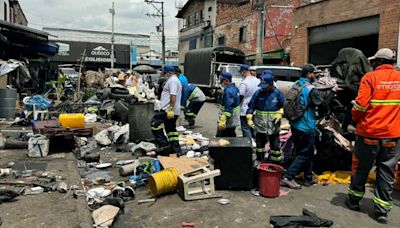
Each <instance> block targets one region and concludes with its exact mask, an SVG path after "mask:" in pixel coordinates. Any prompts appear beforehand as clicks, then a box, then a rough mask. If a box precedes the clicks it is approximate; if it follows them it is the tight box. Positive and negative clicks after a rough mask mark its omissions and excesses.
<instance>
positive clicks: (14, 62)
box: [0, 59, 31, 81]
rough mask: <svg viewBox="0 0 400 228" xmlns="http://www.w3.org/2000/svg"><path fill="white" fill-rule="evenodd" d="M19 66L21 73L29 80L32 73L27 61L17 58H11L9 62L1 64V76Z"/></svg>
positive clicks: (25, 79)
mask: <svg viewBox="0 0 400 228" xmlns="http://www.w3.org/2000/svg"><path fill="white" fill-rule="evenodd" d="M18 67H20V68H21V73H22V75H23V76H24V77H23V78H24V81H29V79H31V74H30V73H29V70H28V68H27V67H26V65H25V63H23V62H21V61H18V60H15V59H9V60H8V61H7V62H5V63H3V64H1V65H0V76H3V75H6V74H8V73H10V72H12V71H14V70H15V69H17V68H18Z"/></svg>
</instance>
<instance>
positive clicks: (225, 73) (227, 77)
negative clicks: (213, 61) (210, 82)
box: [219, 72, 232, 81]
mask: <svg viewBox="0 0 400 228" xmlns="http://www.w3.org/2000/svg"><path fill="white" fill-rule="evenodd" d="M225 79H229V80H232V74H231V73H229V72H223V73H222V74H221V76H220V77H219V80H221V81H222V80H225Z"/></svg>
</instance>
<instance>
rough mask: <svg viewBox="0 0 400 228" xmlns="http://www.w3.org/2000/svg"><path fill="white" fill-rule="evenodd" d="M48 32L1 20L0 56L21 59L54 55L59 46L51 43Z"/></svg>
mask: <svg viewBox="0 0 400 228" xmlns="http://www.w3.org/2000/svg"><path fill="white" fill-rule="evenodd" d="M48 36H49V34H48V33H47V32H44V31H41V30H38V29H33V28H29V27H26V26H22V25H18V24H13V23H9V22H7V21H0V43H1V45H0V46H1V48H0V49H1V52H0V55H2V56H0V58H3V59H9V58H15V59H21V58H23V57H26V58H38V57H49V56H53V55H55V54H56V53H57V52H58V46H57V45H56V44H54V43H49V41H48Z"/></svg>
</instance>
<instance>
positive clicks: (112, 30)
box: [110, 2, 115, 69]
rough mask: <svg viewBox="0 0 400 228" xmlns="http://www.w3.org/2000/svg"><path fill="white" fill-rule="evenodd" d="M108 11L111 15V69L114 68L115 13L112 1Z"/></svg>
mask: <svg viewBox="0 0 400 228" xmlns="http://www.w3.org/2000/svg"><path fill="white" fill-rule="evenodd" d="M110 13H111V15H112V27H111V55H110V58H111V69H113V68H114V15H115V9H114V2H113V3H112V8H111V9H110Z"/></svg>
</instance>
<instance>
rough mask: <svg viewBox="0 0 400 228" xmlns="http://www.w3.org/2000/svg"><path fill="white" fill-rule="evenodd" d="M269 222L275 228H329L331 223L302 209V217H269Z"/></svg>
mask: <svg viewBox="0 0 400 228" xmlns="http://www.w3.org/2000/svg"><path fill="white" fill-rule="evenodd" d="M269 222H270V223H271V225H273V226H274V227H276V228H279V227H303V226H307V227H309V226H310V227H331V226H332V225H333V221H331V220H328V219H322V218H320V217H318V216H317V215H316V214H314V213H313V212H311V211H309V210H307V209H305V208H303V215H300V216H291V215H278V216H271V217H270V220H269Z"/></svg>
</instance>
